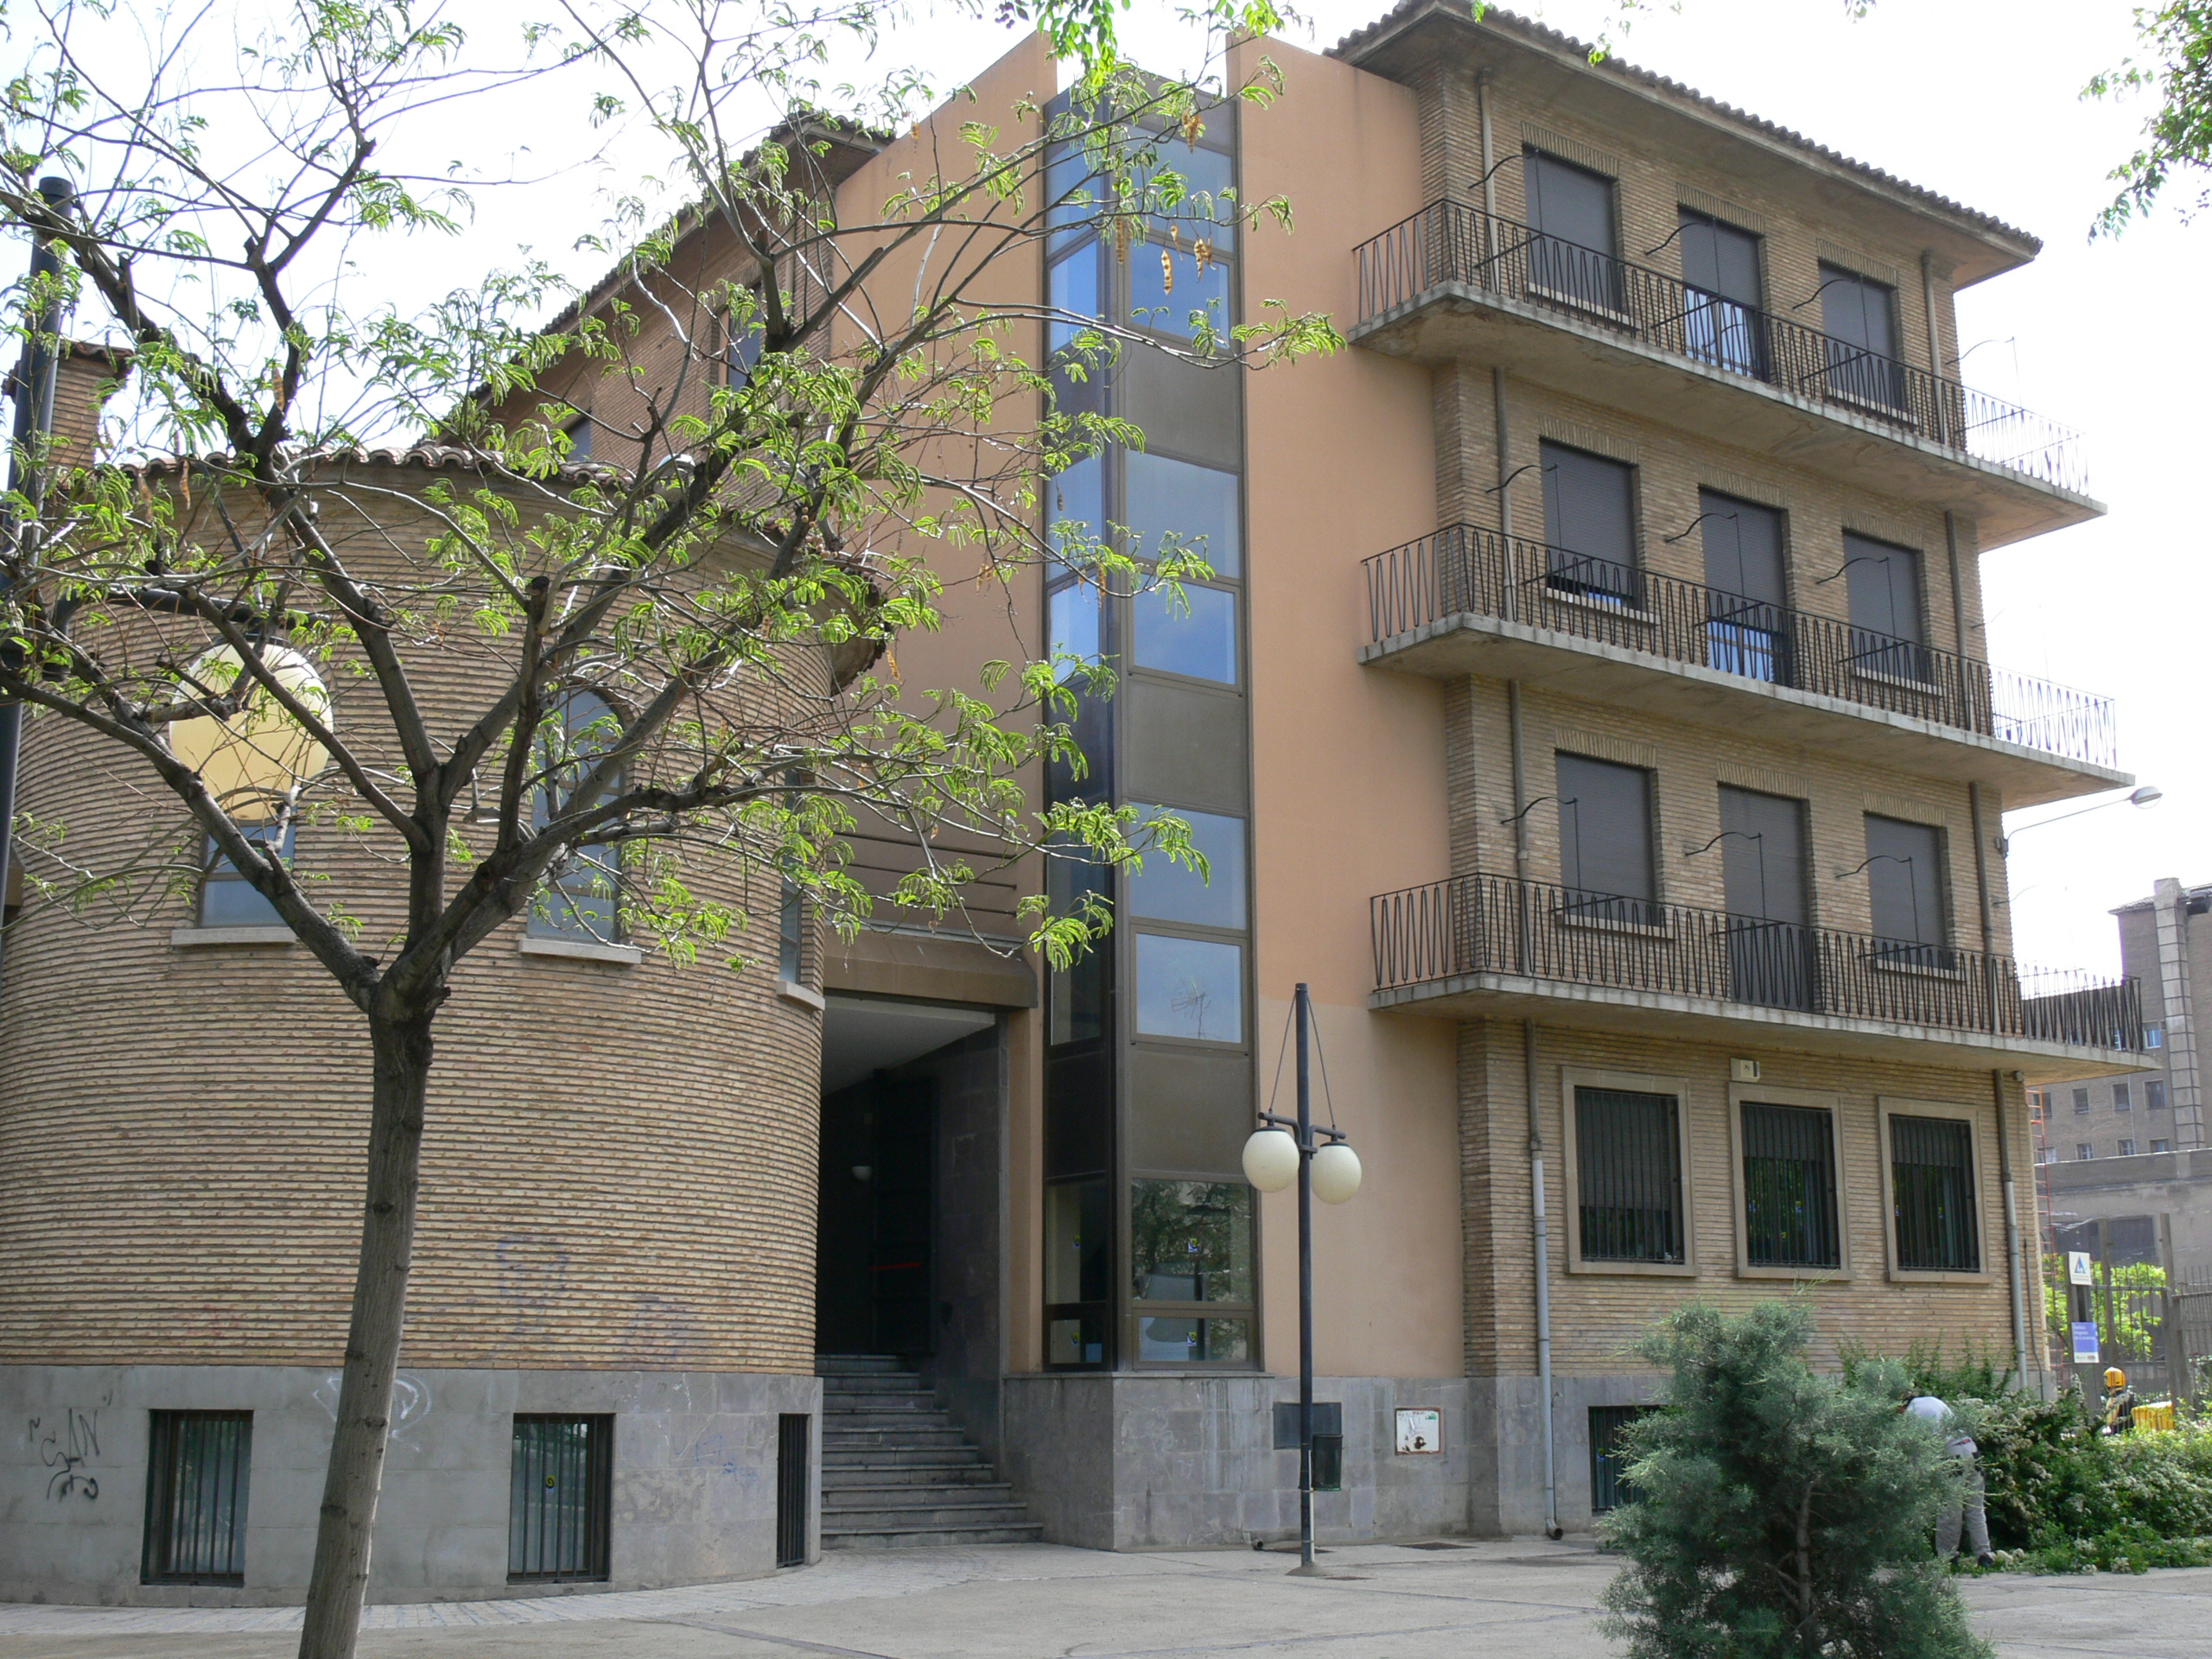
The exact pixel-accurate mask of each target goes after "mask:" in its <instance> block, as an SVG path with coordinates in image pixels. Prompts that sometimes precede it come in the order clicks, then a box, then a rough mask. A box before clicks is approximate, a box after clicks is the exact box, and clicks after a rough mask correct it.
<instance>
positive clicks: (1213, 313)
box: [1129, 238, 1229, 340]
mask: <svg viewBox="0 0 2212 1659" xmlns="http://www.w3.org/2000/svg"><path fill="white" fill-rule="evenodd" d="M1187 247H1188V240H1187V238H1186V239H1185V249H1187ZM1194 311H1195V312H1198V313H1201V314H1203V315H1204V316H1205V320H1206V322H1207V324H1208V326H1209V327H1211V328H1212V329H1213V330H1214V331H1215V332H1216V333H1217V334H1219V333H1225V332H1227V330H1228V327H1229V268H1228V267H1227V266H1226V265H1224V264H1222V263H1221V262H1220V261H1219V260H1218V259H1209V260H1208V261H1207V262H1206V266H1205V270H1199V269H1198V257H1197V256H1196V255H1195V254H1192V253H1190V252H1188V251H1177V250H1175V249H1173V248H1161V247H1157V246H1152V245H1147V246H1143V247H1135V248H1131V249H1130V250H1129V321H1132V322H1134V323H1135V324H1136V325H1137V326H1138V327H1142V328H1150V329H1152V330H1154V332H1155V333H1158V334H1173V335H1177V336H1179V337H1180V338H1182V339H1185V340H1188V339H1190V338H1191V337H1192V335H1194V334H1197V332H1198V330H1197V329H1196V328H1195V327H1193V326H1192V321H1191V314H1192V312H1194Z"/></svg>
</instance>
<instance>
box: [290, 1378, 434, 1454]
mask: <svg viewBox="0 0 2212 1659" xmlns="http://www.w3.org/2000/svg"><path fill="white" fill-rule="evenodd" d="M344 1381H345V1379H344V1378H343V1377H342V1376H340V1375H339V1374H338V1373H337V1372H336V1371H333V1372H331V1373H330V1375H329V1376H326V1377H324V1378H323V1379H322V1381H321V1382H320V1383H316V1384H315V1404H317V1405H319V1406H321V1408H323V1410H324V1412H326V1413H327V1414H328V1415H329V1418H330V1421H332V1422H336V1421H338V1390H339V1387H340V1384H341V1383H343V1382H344ZM435 1403H436V1402H435V1401H434V1400H433V1399H432V1398H431V1395H430V1385H429V1383H425V1382H424V1381H423V1378H422V1376H421V1374H420V1373H419V1372H409V1371H402V1372H400V1374H399V1375H398V1376H396V1377H394V1378H392V1380H391V1441H392V1444H393V1445H395V1446H405V1447H406V1448H407V1449H408V1450H409V1451H410V1452H420V1451H421V1450H422V1449H423V1448H422V1446H419V1445H418V1444H416V1441H415V1440H413V1439H412V1438H411V1436H412V1435H413V1433H414V1431H415V1430H416V1429H418V1428H420V1427H422V1426H423V1419H424V1418H425V1417H428V1416H429V1414H430V1408H431V1407H432V1406H433V1405H434V1404H435Z"/></svg>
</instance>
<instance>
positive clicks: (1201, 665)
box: [1129, 582, 1236, 685]
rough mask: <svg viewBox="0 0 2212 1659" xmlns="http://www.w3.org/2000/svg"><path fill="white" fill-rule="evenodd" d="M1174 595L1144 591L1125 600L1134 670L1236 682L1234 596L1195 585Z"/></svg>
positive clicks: (1184, 585) (1186, 584) (1185, 584)
mask: <svg viewBox="0 0 2212 1659" xmlns="http://www.w3.org/2000/svg"><path fill="white" fill-rule="evenodd" d="M1179 586H1180V588H1181V592H1180V593H1179V594H1174V593H1169V592H1167V591H1166V590H1165V589H1163V588H1149V589H1147V590H1146V591H1145V592H1143V593H1141V594H1138V595H1137V596H1136V597H1135V599H1133V600H1131V601H1129V613H1130V620H1131V626H1132V629H1133V632H1135V639H1134V640H1133V641H1132V645H1133V646H1134V649H1135V665H1136V666H1137V667H1139V668H1151V669H1157V670H1159V671H1160V672H1161V673H1163V674H1187V675H1190V676H1191V677H1192V678H1193V679H1200V680H1216V681H1218V682H1220V683H1223V684H1224V685H1233V684H1235V683H1236V594H1232V593H1230V592H1229V591H1227V590H1226V589H1224V588H1207V587H1204V586H1201V585H1199V584H1198V583H1196V582H1183V583H1181V584H1179Z"/></svg>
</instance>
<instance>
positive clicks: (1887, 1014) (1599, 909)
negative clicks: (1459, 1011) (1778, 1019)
mask: <svg viewBox="0 0 2212 1659" xmlns="http://www.w3.org/2000/svg"><path fill="white" fill-rule="evenodd" d="M1370 909H1371V915H1370V921H1371V925H1372V929H1373V937H1374V947H1375V982H1376V987H1377V988H1379V989H1383V990H1390V989H1394V988H1401V987H1408V986H1414V985H1422V984H1430V983H1433V982H1437V981H1440V980H1451V979H1457V978H1460V977H1463V976H1468V975H1473V974H1510V975H1515V976H1521V977H1524V978H1529V979H1541V980H1554V981H1560V982H1565V983H1567V984H1573V985H1594V986H1604V987H1608V988H1614V989H1618V990H1629V991H1649V992H1657V993H1661V994H1664V995H1676V996H1696V997H1710V998H1713V999H1716V1000H1719V1001H1726V1002H1738V1003H1746V1004H1750V1005H1752V1006H1755V1007H1769V1008H1785V1009H1791V1010H1795V1011H1797V1012H1800V1013H1805V1014H1837V1015H1842V1016H1846V1017H1848V1018H1852V1019H1859V1020H1894V1021H1897V1022H1898V1023H1900V1024H1904V1025H1915V1026H1929V1027H1936V1028H1938V1029H1942V1030H1946V1031H1974V1032H1987V1033H1993V1034H1996V1035H1999V1036H2008V1037H2024V1038H2031V1039H2036V1040H2037V1041H2042V1042H2052V1043H2064V1044H2068V1045H2070V1046H2075V1047H2083V1048H2111V1049H2119V1050H2121V1051H2124V1052H2130V1053H2133V1052H2140V1050H2141V1049H2142V1046H2143V1012H2142V1005H2141V1000H2140V997H2139V994H2138V988H2137V984H2136V982H2135V981H2133V980H2132V979H2127V980H2119V981H2109V980H2097V979H2094V978H2093V977H2091V976H2088V975H2085V974H2074V973H2062V972H2050V971H2032V970H2031V971H2027V972H2023V970H2022V969H2020V968H2019V967H2018V965H2017V964H2016V963H2014V962H2013V961H2012V958H2011V957H2002V956H1998V955H1995V954H1993V953H1991V952H1987V951H1981V950H1959V949H1956V948H1955V947H1953V946H1950V945H1939V944H1925V943H1922V942H1918V941H1915V940H1910V939H1885V938H1876V937H1874V936H1872V935H1869V934H1863V933H1845V932H1841V931H1838V930H1836V929H1834V928H1828V927H1810V926H1806V925H1802V924H1798V923H1792V922H1772V921H1766V920H1764V919H1762V918H1758V917H1751V916H1738V915H1732V914H1731V913H1729V912H1726V911H1719V910H1701V909H1698V908H1696V907H1694V906H1688V905H1668V904H1660V903H1657V902H1656V901H1653V900H1650V899H1622V898H1619V897H1618V896H1615V895H1611V894H1606V893H1585V892H1581V891H1580V890H1578V889H1575V888H1572V887H1560V886H1558V885H1556V884H1554V883H1551V882H1545V881H1522V880H1517V879H1516V878H1514V877H1512V876H1506V875H1462V876H1454V877H1452V878H1451V879H1450V880H1443V881H1432V882H1429V883H1427V885H1426V886H1423V887H1408V888H1405V889H1403V890H1402V891H1401V892H1398V893H1384V894H1383V895H1382V896H1380V897H1379V898H1376V899H1373V900H1371V901H1370Z"/></svg>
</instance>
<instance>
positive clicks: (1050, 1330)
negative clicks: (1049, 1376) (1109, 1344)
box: [1045, 1313, 1106, 1365]
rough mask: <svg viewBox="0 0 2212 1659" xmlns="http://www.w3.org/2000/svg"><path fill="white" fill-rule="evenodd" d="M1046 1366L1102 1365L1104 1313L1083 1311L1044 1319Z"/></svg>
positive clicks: (1104, 1350) (1103, 1359) (1104, 1336)
mask: <svg viewBox="0 0 2212 1659" xmlns="http://www.w3.org/2000/svg"><path fill="white" fill-rule="evenodd" d="M1045 1363H1046V1364H1047V1365H1103V1364H1104V1363H1106V1316H1105V1315H1104V1314H1103V1313H1085V1314H1081V1315H1078V1316H1077V1317H1074V1318H1071V1319H1052V1320H1048V1321H1047V1322H1046V1326H1045Z"/></svg>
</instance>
